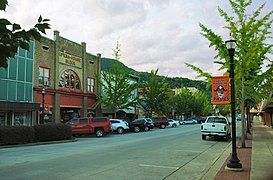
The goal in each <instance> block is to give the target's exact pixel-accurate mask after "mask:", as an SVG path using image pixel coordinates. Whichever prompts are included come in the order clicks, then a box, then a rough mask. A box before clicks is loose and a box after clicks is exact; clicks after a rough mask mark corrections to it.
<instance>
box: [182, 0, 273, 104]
mask: <svg viewBox="0 0 273 180" xmlns="http://www.w3.org/2000/svg"><path fill="white" fill-rule="evenodd" d="M229 2H230V5H231V8H232V12H233V13H232V14H231V15H228V13H227V12H225V11H224V10H223V9H221V8H220V7H218V11H219V14H220V16H222V17H223V18H224V19H225V21H226V23H227V26H226V27H225V28H227V29H228V30H229V31H230V34H231V37H232V38H233V39H234V40H236V42H237V47H236V51H235V57H234V59H235V70H234V72H235V88H236V97H239V96H241V89H242V85H244V89H245V94H244V96H245V97H244V99H245V100H246V102H248V103H251V104H253V105H254V104H256V103H257V102H259V101H260V100H261V98H264V97H268V96H269V94H270V93H271V91H270V89H271V87H272V82H273V80H272V78H273V74H272V73H273V71H272V70H273V68H272V60H270V59H269V58H268V55H269V54H272V43H271V44H270V43H269V42H270V41H269V40H270V39H271V38H272V37H271V36H272V35H271V32H270V28H271V25H272V22H273V20H272V19H270V18H271V16H272V14H273V11H270V12H269V13H267V14H265V15H262V13H261V11H262V10H263V8H264V7H265V4H262V5H261V6H260V7H259V8H258V9H257V10H255V11H254V12H253V13H252V14H247V12H248V11H247V10H248V8H249V7H250V6H251V4H252V0H248V1H246V0H229ZM199 26H200V28H201V35H202V36H204V37H205V38H206V39H208V40H209V42H210V44H209V47H212V48H214V49H215V51H216V53H217V54H216V56H215V57H214V59H215V60H214V63H217V64H220V65H221V67H220V68H219V70H224V69H229V66H230V65H229V56H228V52H227V49H226V47H225V41H224V40H223V38H222V37H221V36H219V35H217V33H215V32H214V31H213V30H212V29H209V28H207V27H206V26H205V25H203V24H201V23H200V24H199ZM265 64H267V70H266V71H264V70H263V69H262V67H263V66H264V65H265ZM187 65H188V66H189V67H190V68H192V69H193V70H195V71H197V73H198V74H199V76H202V77H205V78H207V81H208V82H210V81H209V79H208V75H209V73H205V72H203V71H202V70H201V69H199V68H198V67H195V66H193V65H190V64H187ZM224 75H228V70H227V71H226V73H225V74H224ZM242 79H243V80H244V82H243V84H242ZM237 99H238V100H239V101H237V103H240V98H237Z"/></svg>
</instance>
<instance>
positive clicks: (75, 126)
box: [67, 117, 112, 137]
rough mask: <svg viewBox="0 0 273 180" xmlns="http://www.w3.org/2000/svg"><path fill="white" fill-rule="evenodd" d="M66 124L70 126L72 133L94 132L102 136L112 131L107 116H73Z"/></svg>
mask: <svg viewBox="0 0 273 180" xmlns="http://www.w3.org/2000/svg"><path fill="white" fill-rule="evenodd" d="M67 124H69V125H70V126H71V128H72V135H77V134H96V136H97V137H102V136H104V135H105V134H108V133H110V132H111V131H112V129H111V123H110V120H109V118H108V117H81V118H73V119H71V120H69V121H68V122H67Z"/></svg>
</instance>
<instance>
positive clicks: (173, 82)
mask: <svg viewBox="0 0 273 180" xmlns="http://www.w3.org/2000/svg"><path fill="white" fill-rule="evenodd" d="M115 62H118V63H120V64H121V66H122V67H123V68H125V69H126V70H128V71H129V72H130V73H131V74H133V75H135V76H138V77H139V78H140V79H141V80H145V79H147V78H148V77H149V76H150V74H151V73H149V72H141V71H136V70H134V69H132V68H130V67H127V66H126V65H124V64H123V63H122V62H120V61H117V60H115V59H111V58H105V57H102V58H101V70H102V71H107V70H108V69H109V68H110V67H111V66H112V64H114V63H115ZM158 77H160V78H164V77H166V79H167V82H168V83H169V86H170V88H172V89H174V88H181V87H195V88H197V89H199V90H202V91H207V89H206V83H205V82H204V81H201V80H192V79H189V78H183V77H168V76H161V75H158Z"/></svg>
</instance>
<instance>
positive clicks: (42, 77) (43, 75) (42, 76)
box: [38, 66, 50, 85]
mask: <svg viewBox="0 0 273 180" xmlns="http://www.w3.org/2000/svg"><path fill="white" fill-rule="evenodd" d="M49 70H50V69H49V68H48V67H41V66H40V67H39V79H38V81H39V84H42V85H44V84H45V82H47V81H49V80H50V77H49Z"/></svg>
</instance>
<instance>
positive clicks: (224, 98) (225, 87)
mask: <svg viewBox="0 0 273 180" xmlns="http://www.w3.org/2000/svg"><path fill="white" fill-rule="evenodd" d="M212 104H230V90H229V77H228V76H214V77H212Z"/></svg>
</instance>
